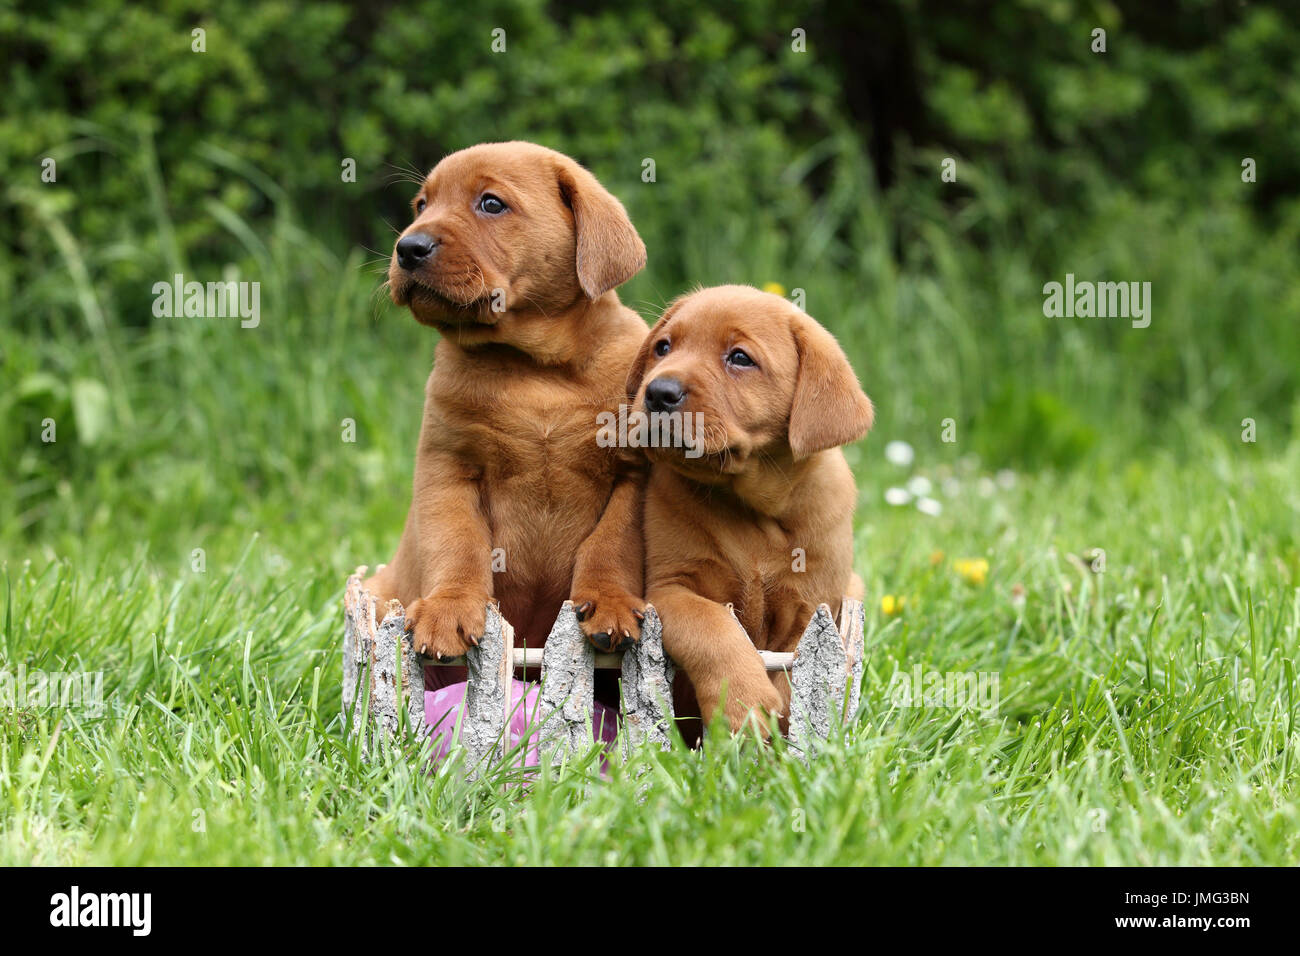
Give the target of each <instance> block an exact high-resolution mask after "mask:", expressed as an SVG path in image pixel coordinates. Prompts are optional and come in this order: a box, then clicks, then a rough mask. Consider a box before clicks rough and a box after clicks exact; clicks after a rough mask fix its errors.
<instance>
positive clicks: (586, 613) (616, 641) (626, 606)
mask: <svg viewBox="0 0 1300 956" xmlns="http://www.w3.org/2000/svg"><path fill="white" fill-rule="evenodd" d="M569 600H571V601H572V602H573V609H574V611H575V612H576V613H577V615H578V622H579V624H580V625H581V627H582V633H583V634H586V635H587V640H589V641H591V643H592V645H593V646H594V647H595V648H596V649H597V650H601V651H612V650H615V649H616V648H618V647H620V646H622V645H623V644H624V643H627V644H631V643H632V642H633V641H639V640H640V639H641V622H642V621H644V620H645V600H644V599H643V598H639V597H635V596H633V595H631V594H629V593H628V592H627V591H624V590H622V589H621V588H600V587H575V588H574V589H573V596H572V597H571V598H569Z"/></svg>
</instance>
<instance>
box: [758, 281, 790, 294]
mask: <svg viewBox="0 0 1300 956" xmlns="http://www.w3.org/2000/svg"><path fill="white" fill-rule="evenodd" d="M763 291H764V292H770V293H772V294H773V295H785V286H783V285H781V283H779V282H764V283H763Z"/></svg>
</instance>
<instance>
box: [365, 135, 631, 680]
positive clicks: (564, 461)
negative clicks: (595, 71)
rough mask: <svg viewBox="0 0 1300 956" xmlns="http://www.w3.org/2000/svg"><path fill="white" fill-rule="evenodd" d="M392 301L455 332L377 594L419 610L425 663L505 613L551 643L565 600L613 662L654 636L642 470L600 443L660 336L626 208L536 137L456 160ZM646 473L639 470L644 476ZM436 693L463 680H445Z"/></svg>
mask: <svg viewBox="0 0 1300 956" xmlns="http://www.w3.org/2000/svg"><path fill="white" fill-rule="evenodd" d="M412 214H413V215H412V218H413V221H412V222H411V224H410V225H409V226H408V227H407V228H406V230H405V231H404V232H403V233H402V235H401V237H400V238H399V239H398V240H397V244H396V246H395V248H394V250H393V257H392V261H391V263H390V265H389V269H388V282H389V286H390V289H391V294H392V298H393V301H394V302H396V303H397V304H398V305H401V306H405V307H406V308H408V309H410V311H411V314H412V315H413V316H414V317H415V319H416V321H418V322H420V323H422V324H424V325H427V326H429V327H431V328H433V329H436V330H437V331H438V332H439V333H441V338H440V340H439V341H438V344H437V348H436V349H435V352H434V363H433V372H432V374H431V375H430V376H429V380H428V384H427V386H426V388H425V400H424V419H423V423H422V425H421V427H420V438H419V444H418V447H417V448H416V458H415V480H414V488H413V492H412V500H411V505H410V510H409V512H408V514H407V517H406V527H405V529H404V530H403V532H402V536H401V541H400V543H399V544H398V546H397V553H396V554H395V555H394V557H393V559H392V561H390V562H389V563H388V564H387V565H386V566H384V567H383V568H381V569H380V570H379V571H378V573H376V574H375V575H373V576H372V577H370V578H369V579H368V580H367V581H366V582H365V586H366V588H367V589H368V590H369V591H370V592H371V593H372V594H374V595H375V596H376V598H377V606H378V607H379V608H380V609H382V608H384V606H385V604H386V603H387V601H388V600H389V599H392V598H396V599H397V600H399V601H401V602H402V603H403V605H405V608H406V615H407V624H408V627H409V628H410V629H411V631H412V632H413V640H414V644H415V649H416V651H417V652H419V653H421V654H423V655H426V656H429V657H450V656H457V655H460V654H463V653H464V652H465V650H466V649H467V648H468V647H469V645H470V644H472V643H476V642H477V639H478V638H479V637H480V636H481V635H482V634H483V629H484V625H485V610H486V607H487V604H488V602H489V601H496V602H498V603H499V605H500V610H501V613H502V614H503V615H504V616H505V618H506V620H508V621H510V622H511V623H512V624H513V625H514V627H515V635H516V638H517V641H518V643H520V644H523V643H527V644H528V645H529V646H532V647H538V646H541V645H542V644H543V643H544V642H545V639H546V637H547V634H548V633H549V630H550V627H551V624H552V623H553V621H554V619H555V615H556V613H557V612H558V610H559V607H560V605H561V603H562V602H563V601H564V600H565V599H566V598H568V599H572V600H573V601H574V602H575V603H576V604H577V605H579V608H580V610H579V616H580V617H582V618H583V629H584V631H585V632H586V634H587V635H588V637H589V638H590V639H591V640H592V642H593V643H594V644H596V646H598V647H600V648H601V649H603V650H608V649H610V648H611V647H614V646H617V645H618V644H619V643H621V642H622V641H624V640H627V639H629V638H631V637H632V636H633V635H636V634H637V633H638V629H639V621H640V618H641V617H642V616H643V615H642V608H643V607H644V602H643V599H642V567H641V562H640V561H639V560H628V558H627V556H628V555H639V554H640V551H641V539H640V517H641V516H640V498H641V491H642V487H643V484H644V477H643V475H642V474H641V473H640V472H639V471H638V466H637V465H636V463H635V459H632V458H630V457H621V456H625V455H627V454H628V453H626V452H620V451H619V450H618V449H613V448H601V447H598V446H597V443H596V437H595V436H596V432H597V428H596V421H597V416H598V415H599V414H600V413H601V412H602V411H608V410H611V409H616V408H617V407H618V404H619V403H620V402H621V401H622V400H623V398H624V395H623V389H624V383H625V380H626V377H627V369H628V366H629V365H630V364H631V362H632V360H633V358H634V357H635V355H636V353H637V349H638V347H639V346H640V344H641V341H642V340H643V339H644V338H645V332H646V327H645V323H644V322H643V321H642V320H641V319H640V318H639V317H638V316H637V314H636V313H635V312H633V311H632V310H631V309H628V308H626V307H625V306H623V305H622V304H621V303H620V302H619V299H618V294H617V293H616V292H614V288H615V286H617V285H619V284H620V283H622V282H624V281H625V280H627V279H629V278H631V277H632V276H633V275H634V274H635V273H636V272H638V271H639V270H640V269H641V267H642V266H643V265H644V264H645V261H646V253H645V246H644V245H643V244H642V242H641V238H640V237H639V236H638V235H637V232H636V229H635V228H633V226H632V223H631V221H630V220H629V219H628V216H627V213H626V212H625V211H624V209H623V206H622V204H621V203H619V201H618V200H617V199H615V198H614V197H613V196H612V195H610V193H609V192H608V191H606V190H605V188H604V187H603V186H601V184H600V183H599V182H597V180H596V178H595V177H594V176H592V175H591V173H589V172H588V171H587V170H586V169H584V168H583V167H582V166H580V165H578V163H576V162H574V161H573V160H572V159H570V158H569V157H567V156H564V155H562V154H560V153H557V152H554V151H553V150H550V149H546V148H543V147H541V146H536V145H533V144H531V143H519V142H514V143H491V144H484V145H479V146H474V147H471V148H469V149H465V150H462V151H460V152H457V153H453V154H451V155H450V156H448V157H446V158H445V159H444V160H442V162H440V163H439V164H438V165H437V166H436V167H435V168H434V170H433V171H432V172H431V173H429V176H428V178H427V179H426V180H425V181H424V184H423V185H422V186H421V187H420V190H419V192H418V193H417V194H416V195H415V198H414V199H413V200H412ZM643 470H644V465H642V466H641V471H643ZM436 670H437V673H436V674H435V675H433V676H434V680H435V681H436V682H438V683H445V682H446V681H449V680H453V679H457V678H459V679H463V676H461V675H463V671H460V673H459V674H455V673H452V674H449V673H448V669H446V668H439V669H436Z"/></svg>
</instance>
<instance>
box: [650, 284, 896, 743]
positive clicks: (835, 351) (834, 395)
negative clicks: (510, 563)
mask: <svg viewBox="0 0 1300 956" xmlns="http://www.w3.org/2000/svg"><path fill="white" fill-rule="evenodd" d="M627 394H628V397H629V399H631V400H632V401H633V403H634V408H637V409H641V410H643V411H644V413H646V414H648V415H655V414H659V415H663V414H675V415H683V416H693V421H696V422H698V427H697V428H692V427H689V426H687V427H684V428H683V429H682V434H683V435H692V436H694V437H693V440H692V441H691V442H689V443H685V444H683V446H682V447H659V448H651V449H648V451H647V454H648V455H649V456H650V459H651V461H652V462H653V465H652V467H651V471H650V479H649V485H648V487H647V490H646V500H645V543H646V565H645V575H646V579H645V583H646V598H647V600H648V601H649V602H650V603H651V604H653V605H654V607H655V609H656V610H657V611H658V612H659V615H660V617H661V618H662V620H663V638H664V649H665V650H666V651H667V652H668V654H669V655H670V656H671V657H672V659H673V660H674V661H675V662H676V663H677V664H678V666H679V667H680V668H682V669H683V670H685V672H686V675H687V677H688V678H689V686H686V682H683V681H681V680H680V678H679V679H678V681H677V684H678V694H677V697H678V701H677V710H678V713H679V714H689V713H690V712H691V709H692V708H694V707H698V709H696V710H694V713H697V714H701V715H702V716H703V718H704V719H705V720H706V721H708V720H711V719H712V717H713V715H714V713H715V712H716V711H717V709H718V708H719V706H722V707H723V712H724V714H725V715H726V718H727V719H728V720H729V721H730V723H731V726H732V728H733V729H740V728H741V727H742V726H743V725H744V724H746V723H747V722H748V721H750V720H754V722H755V723H756V724H757V725H758V726H759V727H760V729H761V730H764V731H765V729H766V725H767V716H768V715H781V716H783V717H785V716H787V715H788V713H789V702H790V683H789V680H788V678H787V677H786V675H785V674H784V673H779V672H778V673H774V674H771V675H769V674H768V673H767V672H766V671H765V670H764V668H763V664H762V661H761V659H760V658H759V656H758V655H757V654H756V653H755V652H754V651H755V648H757V649H760V650H771V651H793V650H795V647H796V645H797V644H798V641H799V638H800V636H801V635H802V634H803V631H804V628H805V627H806V626H807V624H808V621H809V619H810V618H811V617H812V615H813V613H814V612H815V611H816V609H817V605H819V604H829V605H830V607H831V611H832V613H833V614H834V615H835V616H836V617H837V618H838V616H839V608H840V603H841V598H842V597H843V596H844V595H845V594H849V595H850V596H853V597H860V596H861V590H862V583H861V580H860V579H858V578H857V575H855V574H854V573H853V507H854V503H855V502H856V499H857V488H856V485H855V483H854V480H853V474H852V472H850V470H849V466H848V463H847V462H846V461H845V459H844V454H843V452H841V451H840V449H839V446H840V445H844V444H847V443H848V442H852V441H855V440H857V439H859V438H861V437H862V436H863V435H865V434H866V432H867V430H868V429H869V428H870V427H871V422H872V417H873V409H872V405H871V401H870V400H869V399H868V398H867V396H866V395H865V394H863V392H862V388H861V387H860V386H859V385H858V379H857V376H856V375H854V372H853V369H852V367H851V366H850V365H849V362H848V359H847V358H845V355H844V352H843V351H842V350H841V349H840V346H839V344H838V343H837V342H836V341H835V339H834V338H833V337H832V336H831V334H830V333H829V332H827V331H826V330H825V329H824V328H822V327H821V326H820V325H819V324H818V323H817V322H816V321H815V320H814V319H812V318H811V317H809V316H808V315H806V314H804V313H803V312H802V311H800V310H799V309H797V308H795V307H794V306H793V305H791V304H790V303H789V302H787V301H786V300H785V299H782V298H780V297H779V296H775V295H771V294H769V293H766V292H760V291H758V290H757V289H753V288H749V287H748V286H722V287H719V288H713V289H704V290H702V291H699V292H695V293H694V294H691V295H687V296H684V297H683V298H680V299H678V300H677V301H676V302H674V303H673V304H672V305H671V306H669V308H668V310H667V311H666V312H665V313H664V315H663V317H662V318H661V319H660V320H659V322H658V323H657V324H656V325H655V327H654V328H653V329H652V330H651V331H650V334H649V336H648V337H647V338H646V340H645V342H644V343H643V344H642V346H641V350H640V352H639V353H638V355H637V357H636V360H635V362H634V363H633V365H632V370H631V373H630V375H629V378H628V384H627ZM732 608H734V611H735V614H734V616H733V614H732ZM738 622H739V623H738ZM742 625H743V627H744V630H743V631H742V630H741V626H742ZM747 635H748V636H747ZM692 689H693V694H694V700H692V699H691V691H692ZM724 701H725V703H724Z"/></svg>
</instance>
